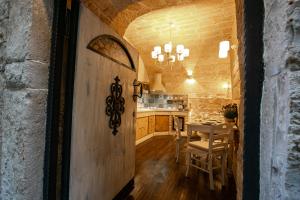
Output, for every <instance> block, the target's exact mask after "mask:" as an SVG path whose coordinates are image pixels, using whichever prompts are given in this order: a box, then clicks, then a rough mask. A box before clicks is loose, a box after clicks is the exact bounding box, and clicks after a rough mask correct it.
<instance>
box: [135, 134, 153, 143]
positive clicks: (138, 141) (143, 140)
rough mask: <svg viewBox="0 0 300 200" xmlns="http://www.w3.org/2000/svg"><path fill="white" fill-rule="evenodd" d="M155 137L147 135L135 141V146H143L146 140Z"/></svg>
mask: <svg viewBox="0 0 300 200" xmlns="http://www.w3.org/2000/svg"><path fill="white" fill-rule="evenodd" d="M152 137H153V134H149V135H146V136H145V137H142V138H140V139H138V140H137V141H135V145H138V144H141V143H142V142H145V141H146V140H149V139H150V138H152Z"/></svg>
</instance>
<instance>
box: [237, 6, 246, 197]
mask: <svg viewBox="0 0 300 200" xmlns="http://www.w3.org/2000/svg"><path fill="white" fill-rule="evenodd" d="M243 2H244V1H243V0H236V1H235V3H236V25H237V40H238V46H237V48H238V49H237V56H238V63H239V76H240V77H241V78H240V102H241V103H240V105H239V119H238V125H239V130H240V133H239V146H238V150H237V165H236V178H235V181H236V190H237V199H238V200H241V199H242V195H243V149H244V132H243V130H244V78H243V77H244V3H243Z"/></svg>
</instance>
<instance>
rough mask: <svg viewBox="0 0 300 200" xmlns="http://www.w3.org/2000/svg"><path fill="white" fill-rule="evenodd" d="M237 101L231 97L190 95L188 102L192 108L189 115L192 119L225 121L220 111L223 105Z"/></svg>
mask: <svg viewBox="0 0 300 200" xmlns="http://www.w3.org/2000/svg"><path fill="white" fill-rule="evenodd" d="M229 103H235V102H233V101H232V100H231V99H224V98H201V97H200V98H199V97H195V96H192V97H191V96H189V99H188V104H189V108H190V112H189V115H190V116H189V117H190V120H191V121H197V120H207V119H209V120H210V119H215V120H219V121H223V120H224V117H223V115H222V113H221V112H220V111H221V110H222V107H223V106H225V105H227V104H229Z"/></svg>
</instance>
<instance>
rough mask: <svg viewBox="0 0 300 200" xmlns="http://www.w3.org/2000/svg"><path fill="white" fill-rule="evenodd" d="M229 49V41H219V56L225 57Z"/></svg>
mask: <svg viewBox="0 0 300 200" xmlns="http://www.w3.org/2000/svg"><path fill="white" fill-rule="evenodd" d="M228 51H229V41H226V40H225V41H221V42H220V44H219V58H227V56H228Z"/></svg>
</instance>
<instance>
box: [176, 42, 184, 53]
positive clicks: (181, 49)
mask: <svg viewBox="0 0 300 200" xmlns="http://www.w3.org/2000/svg"><path fill="white" fill-rule="evenodd" d="M183 50H184V46H183V45H182V44H178V45H177V46H176V52H177V53H179V54H181V53H183Z"/></svg>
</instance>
